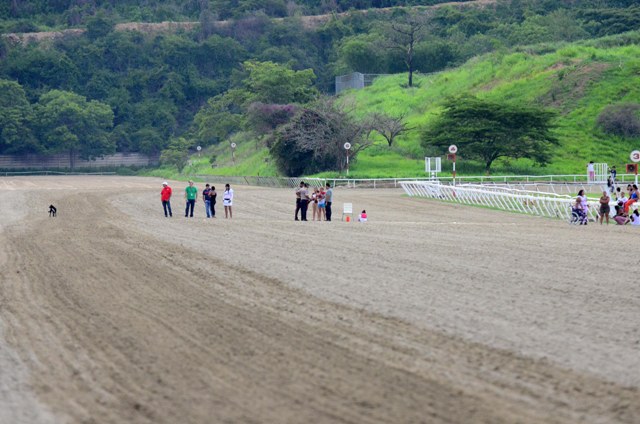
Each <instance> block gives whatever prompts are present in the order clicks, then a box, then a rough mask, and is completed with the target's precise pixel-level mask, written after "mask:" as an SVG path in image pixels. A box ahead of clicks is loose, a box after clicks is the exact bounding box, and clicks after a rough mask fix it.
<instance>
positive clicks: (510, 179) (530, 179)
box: [192, 174, 635, 194]
mask: <svg viewBox="0 0 640 424" xmlns="http://www.w3.org/2000/svg"><path fill="white" fill-rule="evenodd" d="M192 178H194V179H197V180H200V181H203V182H208V183H216V184H226V183H229V184H235V185H253V186H259V187H280V188H292V187H296V186H298V185H299V184H300V181H304V182H306V183H309V185H310V186H313V187H318V186H321V185H325V184H326V183H330V184H331V186H332V187H346V188H400V187H401V183H402V182H404V181H426V182H429V181H431V182H433V181H439V182H441V183H444V184H452V183H453V181H452V178H451V177H443V178H439V179H438V180H434V179H433V178H363V179H358V178H304V177H295V178H294V177H292V178H287V177H238V176H224V175H194V176H193V177H192ZM634 178H635V175H632V174H619V175H618V178H617V181H618V183H619V184H627V182H633V180H634ZM456 183H457V184H474V183H475V184H480V185H484V186H491V185H494V186H504V185H506V186H509V187H511V188H519V189H522V190H533V191H539V190H537V189H536V187H539V186H545V188H546V187H548V189H549V190H551V191H552V192H556V193H558V192H560V193H567V194H568V193H574V194H575V192H577V190H579V189H580V188H585V189H587V190H588V191H594V190H598V189H600V188H601V187H602V185H603V183H591V184H589V183H588V182H587V176H586V175H582V174H579V175H578V174H575V175H573V174H572V175H510V176H499V177H498V176H496V177H491V176H469V177H456Z"/></svg>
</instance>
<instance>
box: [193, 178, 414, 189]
mask: <svg viewBox="0 0 640 424" xmlns="http://www.w3.org/2000/svg"><path fill="white" fill-rule="evenodd" d="M192 178H194V179H198V180H200V181H203V182H208V183H216V184H227V183H228V184H236V185H252V186H258V187H279V188H293V187H296V186H298V185H300V182H301V181H304V182H305V183H308V184H309V186H311V187H320V186H324V185H325V184H326V183H329V184H331V186H332V187H347V188H398V187H400V182H401V181H415V178H373V179H347V178H305V177H291V178H287V177H237V176H229V177H227V176H224V175H194V176H193V177H192ZM425 180H426V179H425Z"/></svg>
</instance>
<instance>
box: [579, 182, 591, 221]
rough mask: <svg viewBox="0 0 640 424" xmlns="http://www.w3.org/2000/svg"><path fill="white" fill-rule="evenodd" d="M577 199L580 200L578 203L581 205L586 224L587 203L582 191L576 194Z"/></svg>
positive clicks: (587, 216) (587, 214) (587, 215)
mask: <svg viewBox="0 0 640 424" xmlns="http://www.w3.org/2000/svg"><path fill="white" fill-rule="evenodd" d="M578 197H579V198H580V203H581V204H582V212H584V216H585V224H586V223H587V222H588V219H589V202H588V201H587V196H585V195H584V190H580V191H579V192H578Z"/></svg>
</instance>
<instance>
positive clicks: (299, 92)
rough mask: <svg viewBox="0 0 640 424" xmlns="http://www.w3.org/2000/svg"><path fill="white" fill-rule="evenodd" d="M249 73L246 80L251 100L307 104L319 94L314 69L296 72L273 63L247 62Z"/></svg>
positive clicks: (245, 65) (246, 68) (246, 66)
mask: <svg viewBox="0 0 640 424" xmlns="http://www.w3.org/2000/svg"><path fill="white" fill-rule="evenodd" d="M244 68H245V70H247V71H248V72H249V76H248V77H247V79H246V80H245V82H244V83H245V85H246V87H247V90H248V91H249V92H250V93H251V100H252V101H256V102H263V103H277V104H284V103H306V102H308V101H310V100H312V99H313V98H314V97H315V96H316V95H317V94H318V92H317V90H316V89H315V88H314V87H313V81H314V80H315V78H316V75H315V74H314V72H313V70H312V69H305V70H303V71H294V70H291V69H289V68H288V67H286V66H283V65H279V64H277V63H273V62H252V61H249V62H245V63H244Z"/></svg>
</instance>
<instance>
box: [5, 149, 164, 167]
mask: <svg viewBox="0 0 640 424" xmlns="http://www.w3.org/2000/svg"><path fill="white" fill-rule="evenodd" d="M72 159H73V168H81V169H93V168H108V167H116V166H153V165H157V164H158V163H159V160H160V156H158V155H144V154H142V153H116V154H113V155H107V156H104V157H101V158H97V159H95V160H86V159H80V158H79V157H78V156H77V155H75V156H74V157H73V158H71V157H70V155H69V154H68V153H60V154H55V155H0V169H2V170H9V169H71V168H72Z"/></svg>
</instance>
